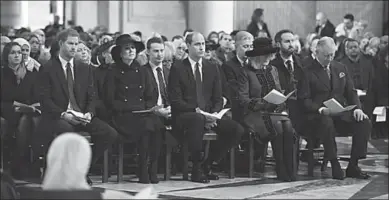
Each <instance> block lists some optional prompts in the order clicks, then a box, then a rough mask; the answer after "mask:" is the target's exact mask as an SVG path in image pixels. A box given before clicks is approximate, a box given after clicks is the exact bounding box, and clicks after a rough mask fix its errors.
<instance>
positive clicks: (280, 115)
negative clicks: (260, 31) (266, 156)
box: [238, 38, 297, 181]
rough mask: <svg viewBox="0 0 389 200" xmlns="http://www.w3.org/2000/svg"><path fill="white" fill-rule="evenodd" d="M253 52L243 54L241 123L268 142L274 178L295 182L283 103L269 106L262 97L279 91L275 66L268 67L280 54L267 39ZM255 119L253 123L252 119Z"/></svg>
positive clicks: (289, 127)
mask: <svg viewBox="0 0 389 200" xmlns="http://www.w3.org/2000/svg"><path fill="white" fill-rule="evenodd" d="M253 47H254V48H253V50H250V51H246V56H247V57H248V58H249V59H250V61H251V62H250V65H248V66H247V67H245V68H244V73H242V77H241V78H240V80H239V81H238V82H239V102H240V104H241V106H242V107H243V108H244V109H242V111H241V112H242V113H241V115H240V116H243V124H244V125H245V126H246V128H248V129H250V131H253V132H254V133H255V134H256V137H257V138H258V139H259V140H261V141H263V142H265V143H267V142H268V141H271V143H272V148H273V155H274V158H275V160H276V173H277V179H279V180H281V181H294V180H296V172H297V165H296V162H294V161H295V160H294V159H295V157H296V156H295V155H294V153H295V152H296V150H295V149H294V146H293V145H294V144H295V142H294V140H295V137H294V131H293V128H292V124H291V122H290V120H289V118H288V114H287V107H286V104H285V103H282V104H280V105H276V104H272V103H268V102H266V101H265V100H263V97H264V96H265V95H266V94H268V93H269V92H270V91H272V90H277V91H279V92H282V89H281V84H280V80H279V78H278V77H279V76H278V70H277V68H276V67H274V66H272V65H270V61H271V60H272V59H273V58H274V54H275V53H276V52H278V51H279V48H278V47H274V46H273V45H272V41H271V39H269V38H257V39H255V40H254V42H253ZM254 118H255V120H253V119H254Z"/></svg>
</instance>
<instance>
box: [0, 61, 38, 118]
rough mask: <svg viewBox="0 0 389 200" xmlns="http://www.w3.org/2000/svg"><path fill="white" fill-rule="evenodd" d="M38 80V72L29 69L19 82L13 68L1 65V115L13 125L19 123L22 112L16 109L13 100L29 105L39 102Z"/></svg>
mask: <svg viewBox="0 0 389 200" xmlns="http://www.w3.org/2000/svg"><path fill="white" fill-rule="evenodd" d="M37 80H38V72H35V71H34V72H30V71H28V70H27V72H26V75H25V76H24V78H23V80H21V81H20V83H19V84H18V83H17V81H16V76H15V74H14V73H13V71H12V69H10V68H8V67H1V117H3V118H4V119H6V120H7V121H8V122H9V123H11V124H12V125H14V123H15V124H17V123H18V117H20V114H19V113H16V112H15V111H14V107H13V102H14V101H17V102H20V103H24V104H27V105H31V104H34V103H38V102H39V93H40V91H39V88H38V85H37Z"/></svg>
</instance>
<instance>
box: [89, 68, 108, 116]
mask: <svg viewBox="0 0 389 200" xmlns="http://www.w3.org/2000/svg"><path fill="white" fill-rule="evenodd" d="M111 69H112V68H111V66H106V65H104V66H103V65H101V66H100V67H98V68H93V71H94V84H95V88H96V95H97V99H98V100H97V103H96V116H98V117H99V118H100V119H101V120H103V121H106V122H109V121H110V120H111V118H112V111H111V110H110V109H108V108H107V104H108V103H107V94H106V92H107V88H106V87H107V74H108V73H109V71H110V70H111Z"/></svg>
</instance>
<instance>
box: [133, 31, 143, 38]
mask: <svg viewBox="0 0 389 200" xmlns="http://www.w3.org/2000/svg"><path fill="white" fill-rule="evenodd" d="M134 34H135V35H137V36H139V37H140V38H142V32H140V31H135V32H134Z"/></svg>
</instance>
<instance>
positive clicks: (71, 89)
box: [66, 63, 81, 112]
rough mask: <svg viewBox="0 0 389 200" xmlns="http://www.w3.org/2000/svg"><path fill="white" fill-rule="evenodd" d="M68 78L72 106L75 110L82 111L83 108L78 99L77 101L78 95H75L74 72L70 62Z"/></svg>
mask: <svg viewBox="0 0 389 200" xmlns="http://www.w3.org/2000/svg"><path fill="white" fill-rule="evenodd" d="M66 79H67V81H68V91H69V103H70V107H71V108H72V109H73V110H74V111H78V112H80V111H81V109H80V107H78V105H77V101H76V97H75V95H74V80H73V72H72V69H71V65H70V63H67V64H66Z"/></svg>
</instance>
